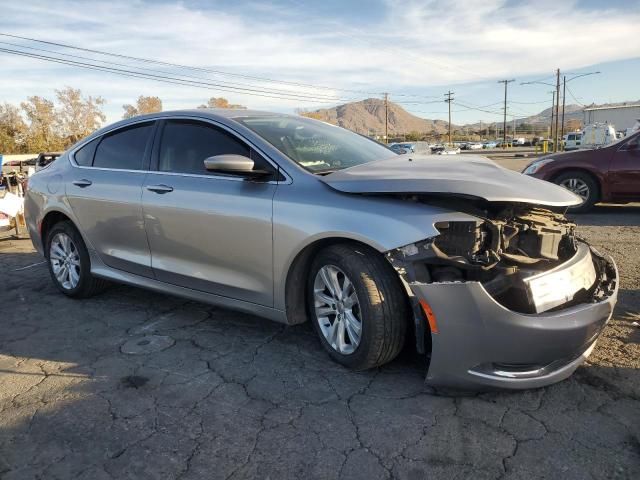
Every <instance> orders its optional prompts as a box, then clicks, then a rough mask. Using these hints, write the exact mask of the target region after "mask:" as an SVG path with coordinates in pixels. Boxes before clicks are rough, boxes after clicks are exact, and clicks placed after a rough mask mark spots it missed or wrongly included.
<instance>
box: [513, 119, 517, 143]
mask: <svg viewBox="0 0 640 480" xmlns="http://www.w3.org/2000/svg"><path fill="white" fill-rule="evenodd" d="M515 138H516V117H513V140H515Z"/></svg>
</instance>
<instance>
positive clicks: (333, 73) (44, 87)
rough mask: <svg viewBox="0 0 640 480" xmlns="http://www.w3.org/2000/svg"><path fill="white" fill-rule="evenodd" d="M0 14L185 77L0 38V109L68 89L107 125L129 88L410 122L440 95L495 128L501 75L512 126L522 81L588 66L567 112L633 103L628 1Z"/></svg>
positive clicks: (470, 119)
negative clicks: (348, 108) (402, 115)
mask: <svg viewBox="0 0 640 480" xmlns="http://www.w3.org/2000/svg"><path fill="white" fill-rule="evenodd" d="M0 9H1V11H2V15H0V33H2V34H10V35H17V36H23V37H30V38H35V39H39V40H44V41H50V42H56V43H62V44H69V45H72V46H79V47H82V48H86V49H92V50H98V51H107V52H111V53H117V54H121V55H128V56H134V57H141V58H145V59H152V60H158V61H162V62H168V63H174V64H179V65H185V66H190V67H197V68H199V69H200V70H186V69H184V68H178V67H171V66H167V65H157V64H150V63H141V62H139V61H133V60H131V59H124V58H122V57H106V56H101V55H98V54H95V53H91V52H86V51H84V52H83V51H78V50H71V49H66V48H62V47H58V46H53V45H49V44H42V43H41V44H38V43H34V42H30V41H26V40H20V39H16V38H11V37H6V36H1V35H0V74H1V75H2V80H1V81H0V102H10V103H15V104H17V103H19V102H20V101H22V100H24V99H25V98H26V97H27V96H31V95H41V96H45V97H48V98H53V97H54V95H55V92H54V91H55V89H61V88H64V87H65V86H72V87H74V88H80V89H81V90H82V92H83V93H84V94H86V95H92V96H101V97H103V98H105V99H106V100H107V103H106V105H105V113H106V114H107V118H108V121H110V122H111V121H115V120H118V119H119V118H121V116H122V113H123V110H122V105H123V104H126V103H134V102H135V99H136V98H137V97H138V96H139V95H141V94H143V95H155V96H159V97H160V98H161V99H162V101H163V106H164V109H165V110H169V109H178V108H193V107H196V106H197V105H199V104H201V103H204V102H205V101H206V99H207V98H209V97H211V96H216V97H218V96H223V97H225V98H227V99H228V100H229V101H230V102H232V103H239V104H242V105H246V106H248V107H250V108H255V109H262V110H273V111H281V112H293V111H295V109H297V108H305V109H309V110H312V109H315V108H320V107H327V106H333V105H337V104H340V103H345V102H346V101H354V100H360V99H363V98H368V97H373V96H377V97H381V95H382V92H389V98H390V100H391V101H394V102H398V103H400V104H401V105H402V106H403V107H404V108H406V109H407V110H408V111H409V112H411V113H414V114H415V115H418V116H420V117H423V118H434V119H436V118H437V119H446V118H447V105H446V104H445V103H444V94H445V93H446V92H447V91H449V90H451V91H453V92H454V95H453V97H454V102H453V103H452V112H453V118H452V121H453V123H457V124H464V123H474V122H477V121H479V120H482V121H485V122H493V121H500V120H501V119H502V102H503V98H504V86H503V84H500V83H498V80H501V79H514V80H515V81H514V82H512V83H510V84H509V92H508V94H509V100H510V103H509V108H508V114H509V117H510V118H511V117H514V116H515V117H518V118H520V117H524V116H527V115H530V114H534V113H537V112H539V111H540V110H542V109H544V108H547V107H549V106H551V93H550V91H551V90H552V87H551V86H550V85H544V84H532V85H522V83H524V82H530V81H542V82H544V83H549V84H553V83H555V77H554V73H555V69H556V68H560V69H561V72H562V74H563V75H567V78H573V77H574V76H576V75H579V74H581V73H588V72H594V71H599V72H601V73H599V74H596V75H590V76H585V77H581V78H576V79H575V80H571V81H570V82H569V83H568V84H567V85H568V87H569V88H568V93H567V103H579V104H591V103H604V102H617V101H634V100H640V88H638V81H637V79H638V78H640V39H639V38H638V31H639V30H638V29H639V28H640V27H639V26H640V2H639V1H637V0H607V1H600V0H598V1H596V0H567V1H558V0H538V1H518V0H482V1H473V0H450V1H442V0H422V1H412V0H367V1H364V0H340V1H338V0H324V1H322V2H319V1H317V0H316V1H305V0H274V1H271V2H266V1H242V0H235V1H222V0H212V1H204V0H193V1H188V0H183V1H167V0H162V1H144V0H129V1H127V0H110V1H107V2H90V1H77V0H46V1H40V0H32V1H28V2H15V1H11V0H0ZM3 48H4V49H9V50H13V51H21V52H28V53H31V54H38V55H46V56H54V57H56V56H57V58H61V56H60V55H61V53H67V54H72V55H76V57H75V60H76V61H81V62H89V61H90V62H92V63H93V64H94V65H96V64H97V65H103V66H104V65H107V64H104V63H100V61H110V62H113V63H111V64H109V66H111V67H115V68H120V69H126V70H128V71H138V72H139V71H141V70H139V69H140V68H146V69H147V70H144V72H145V73H147V74H152V75H161V76H165V77H166V76H173V78H176V76H178V75H190V77H186V78H187V79H189V80H192V81H196V82H200V83H199V84H198V85H199V87H196V86H194V85H189V86H185V85H175V84H168V83H159V82H156V81H154V80H151V79H148V78H147V79H141V78H131V77H126V76H121V75H115V74H113V73H108V72H104V71H95V70H87V69H81V68H78V67H76V66H69V65H61V64H58V63H51V62H46V61H43V60H40V59H35V58H29V57H24V56H16V55H11V54H8V53H7V52H3V51H2V50H1V49H3ZM34 48H39V49H40V50H34ZM43 50H47V51H43ZM56 52H57V53H56ZM78 57H84V58H78ZM65 58H67V59H69V58H70V57H65ZM86 59H91V60H86ZM114 63H118V64H120V65H119V66H116V65H114ZM205 70H206V71H205ZM213 72H221V73H213ZM228 74H233V75H228ZM248 77H251V78H248ZM180 78H185V77H180ZM282 82H287V83H282ZM204 83H206V85H204ZM212 84H213V85H212ZM229 90H231V91H229ZM250 93H251V94H250ZM273 97H279V98H273Z"/></svg>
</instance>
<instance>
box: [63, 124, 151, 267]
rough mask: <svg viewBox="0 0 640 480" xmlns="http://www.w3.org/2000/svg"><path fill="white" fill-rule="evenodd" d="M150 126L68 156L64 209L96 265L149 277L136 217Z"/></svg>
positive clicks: (147, 256)
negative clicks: (95, 257)
mask: <svg viewBox="0 0 640 480" xmlns="http://www.w3.org/2000/svg"><path fill="white" fill-rule="evenodd" d="M154 127H155V125H154V122H153V121H152V122H149V121H147V122H141V123H136V124H133V125H130V126H127V127H124V128H121V129H118V130H115V131H113V132H109V133H107V134H105V135H104V136H102V137H99V138H97V139H95V140H93V141H91V142H89V143H88V144H86V145H85V146H83V147H82V148H80V149H79V150H77V151H75V152H73V154H72V159H73V161H72V164H73V166H74V168H72V176H71V178H70V179H69V180H70V181H69V182H68V183H67V187H66V194H67V198H68V200H69V204H70V205H71V208H72V210H73V213H74V214H75V216H76V218H77V219H78V222H79V224H80V227H81V230H82V231H83V233H84V234H85V236H86V237H87V238H88V240H89V242H90V244H91V245H90V246H89V247H90V248H94V249H95V250H96V251H97V253H98V255H99V256H100V258H101V259H102V261H103V262H104V263H105V264H106V265H108V266H110V267H113V268H116V269H119V270H124V271H127V272H131V273H135V274H137V275H144V276H153V273H152V270H151V253H150V251H149V244H148V242H147V237H146V232H145V229H144V219H143V217H142V203H141V196H142V183H143V181H144V178H145V176H146V175H147V171H148V164H149V158H150V153H151V146H152V144H153V132H154Z"/></svg>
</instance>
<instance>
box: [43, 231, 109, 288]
mask: <svg viewBox="0 0 640 480" xmlns="http://www.w3.org/2000/svg"><path fill="white" fill-rule="evenodd" d="M46 249H47V250H46V252H47V260H48V262H47V263H48V266H49V273H50V274H51V279H52V280H53V283H54V284H55V286H56V287H57V288H58V290H60V291H61V292H62V293H64V294H65V295H67V296H69V297H72V298H87V297H91V296H93V295H95V294H96V293H98V292H100V291H102V290H104V289H105V288H106V286H107V282H106V281H105V280H102V279H99V278H96V277H94V276H93V275H91V260H90V258H89V252H88V251H87V247H86V245H85V243H84V240H82V236H81V235H80V233H79V232H78V230H76V228H75V227H74V226H73V224H71V223H70V222H60V223H57V224H55V225H54V226H53V227H52V228H51V230H49V233H48V234H47V241H46Z"/></svg>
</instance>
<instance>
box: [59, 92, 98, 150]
mask: <svg viewBox="0 0 640 480" xmlns="http://www.w3.org/2000/svg"><path fill="white" fill-rule="evenodd" d="M56 97H57V98H58V103H59V107H58V110H57V116H56V122H57V129H58V131H59V134H60V136H61V137H62V138H63V139H64V141H65V144H66V145H65V146H69V145H72V144H74V143H76V142H77V141H78V140H80V139H81V138H84V137H86V136H87V135H89V134H90V133H91V132H93V131H94V130H97V129H98V128H100V126H101V125H102V123H103V122H104V121H105V120H106V119H107V117H106V116H105V114H104V113H103V112H102V105H104V104H105V100H104V99H103V98H101V97H96V98H94V97H91V96H88V97H83V96H82V93H81V92H80V90H79V89H74V88H71V87H66V88H65V89H63V90H56Z"/></svg>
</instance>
